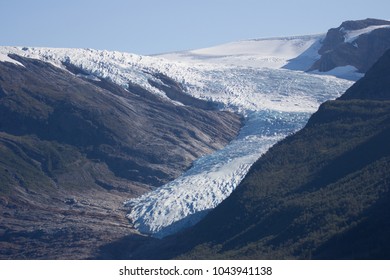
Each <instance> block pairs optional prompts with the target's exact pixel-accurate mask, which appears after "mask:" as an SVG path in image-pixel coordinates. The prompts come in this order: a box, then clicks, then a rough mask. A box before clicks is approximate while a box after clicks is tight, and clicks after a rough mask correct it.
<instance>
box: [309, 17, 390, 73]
mask: <svg viewBox="0 0 390 280" xmlns="http://www.w3.org/2000/svg"><path fill="white" fill-rule="evenodd" d="M381 25H390V22H389V21H385V20H378V19H365V20H357V21H346V22H343V23H342V24H341V25H340V26H339V27H337V28H332V29H330V30H329V31H328V33H327V34H326V37H325V39H324V40H323V42H322V47H321V48H320V50H319V52H318V53H319V54H320V55H321V58H320V59H319V60H318V61H316V62H315V63H314V65H313V66H312V67H311V68H310V69H309V71H312V70H319V71H320V72H327V71H330V70H332V69H334V68H335V67H339V66H346V65H351V66H354V67H355V68H356V69H358V71H359V72H360V73H365V72H366V71H367V70H368V69H369V68H370V67H371V66H372V65H373V64H374V63H375V62H376V61H377V60H378V59H379V58H380V57H381V56H382V55H383V53H384V52H385V51H386V50H388V49H389V48H390V28H379V29H376V30H373V31H371V32H369V33H366V34H363V35H361V36H359V37H357V38H356V40H354V41H352V42H348V41H346V40H345V34H346V32H347V31H353V30H360V29H364V28H367V27H369V26H381Z"/></svg>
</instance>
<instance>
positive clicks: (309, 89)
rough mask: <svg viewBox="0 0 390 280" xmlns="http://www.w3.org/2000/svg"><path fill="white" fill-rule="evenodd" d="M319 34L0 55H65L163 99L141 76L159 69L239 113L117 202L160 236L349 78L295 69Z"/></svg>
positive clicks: (222, 190)
mask: <svg viewBox="0 0 390 280" xmlns="http://www.w3.org/2000/svg"><path fill="white" fill-rule="evenodd" d="M322 38H323V35H316V36H301V37H290V38H274V39H264V40H250V41H242V42H236V43H231V44H225V45H221V46H217V47H213V48H208V49H203V50H197V51H187V52H178V53H173V54H163V55H160V56H139V55H134V54H128V53H120V52H110V51H96V50H91V49H50V48H26V47H24V48H22V47H0V60H1V61H8V62H10V63H19V62H17V61H16V60H14V59H12V58H10V57H8V56H7V55H8V54H17V55H21V56H25V57H30V58H36V59H40V60H42V61H46V62H49V63H51V64H53V65H55V66H56V67H61V68H63V69H66V68H65V66H64V64H65V63H71V64H72V65H74V66H76V67H79V68H80V69H82V70H83V71H84V72H85V73H87V74H85V73H84V74H79V75H84V76H86V77H88V78H89V79H99V78H106V79H110V80H111V81H113V82H115V83H117V84H119V85H121V86H123V87H125V88H127V87H128V85H129V83H132V84H137V85H139V86H141V87H143V88H145V89H147V90H149V91H151V92H153V93H155V94H157V95H160V96H162V97H163V98H166V99H167V100H170V99H169V98H168V97H167V96H166V95H165V93H164V92H162V91H161V90H159V89H158V88H156V87H154V86H153V85H152V84H151V83H150V82H149V81H150V80H153V81H155V82H157V83H163V81H161V80H159V79H158V78H157V75H155V74H164V75H166V76H168V77H170V78H172V79H174V80H175V81H176V82H178V83H180V84H181V85H182V86H183V88H184V89H185V91H186V92H187V93H188V94H190V95H192V96H194V97H196V98H199V99H203V100H208V101H214V102H216V103H217V104H219V108H220V109H221V110H230V111H233V112H236V113H239V114H241V115H243V116H244V117H245V122H244V126H243V127H242V129H241V131H240V133H239V135H238V136H237V138H236V139H235V140H233V141H232V142H231V143H230V144H228V145H227V146H226V147H224V148H223V149H221V150H219V151H216V152H214V153H212V154H210V155H206V156H203V157H202V158H199V159H198V160H196V161H195V162H194V163H193V166H192V167H191V168H190V169H189V170H188V171H186V172H185V173H183V174H182V175H181V176H180V177H179V178H177V179H176V180H174V181H172V182H170V183H168V184H166V185H164V186H161V187H159V188H157V189H156V190H155V191H152V192H150V193H147V194H145V195H143V196H141V197H138V198H135V199H131V200H128V201H126V202H125V205H127V206H128V207H129V213H128V218H129V219H130V220H131V222H132V223H133V224H134V226H135V227H136V228H137V229H138V230H139V231H140V232H141V233H145V234H151V235H153V236H155V237H158V238H162V237H164V236H167V235H169V234H172V233H175V232H178V231H180V230H182V229H184V228H186V227H188V226H191V225H193V224H195V223H197V222H198V221H199V220H200V219H202V217H204V215H205V214H207V212H208V211H210V210H211V209H213V208H214V207H216V206H217V205H218V204H219V203H220V202H221V201H223V200H224V199H225V198H226V197H228V196H229V195H230V194H231V192H232V191H233V190H234V189H235V187H236V186H237V185H238V184H239V183H240V181H241V180H242V179H243V177H244V176H245V174H246V173H247V171H248V169H249V168H250V166H251V165H252V164H253V163H254V162H255V161H256V160H257V159H258V158H259V157H260V156H261V155H262V154H263V153H264V152H266V151H267V150H268V148H269V147H271V146H272V145H274V144H275V143H276V142H277V141H279V140H280V139H282V138H284V137H286V136H287V135H289V134H291V133H294V132H295V131H297V130H299V129H300V128H302V127H303V126H304V125H305V123H306V122H307V120H308V118H309V117H310V115H311V114H312V113H313V112H314V111H315V110H316V109H317V108H318V106H319V105H320V104H321V103H322V102H324V101H326V100H329V99H334V98H336V97H338V96H340V95H341V94H342V93H343V92H344V91H345V90H346V89H347V88H348V87H349V86H351V84H352V83H353V82H352V81H350V80H346V79H340V78H336V77H334V76H331V75H316V74H314V73H305V72H303V71H302V70H305V69H307V68H308V67H307V66H310V65H311V63H313V62H314V61H315V60H316V59H318V54H317V51H318V49H319V48H320V46H321V40H322ZM19 64H20V63H19ZM19 64H18V65H19ZM19 66H22V65H19ZM341 70H342V69H341ZM347 70H348V71H351V69H347ZM175 102H176V104H177V101H175ZM178 106H183V105H182V104H178ZM125 199H126V198H124V200H125Z"/></svg>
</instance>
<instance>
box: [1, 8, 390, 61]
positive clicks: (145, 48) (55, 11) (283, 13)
mask: <svg viewBox="0 0 390 280" xmlns="http://www.w3.org/2000/svg"><path fill="white" fill-rule="evenodd" d="M389 11H390V1H388V0H370V1H367V0H364V1H361V0H346V1H342V0H320V1H317V0H311V1H307V0H306V1H304V0H294V1H292V0H127V1H126V0H108V1H107V0H93V1H92V0H66V1H60V0H58V1H56V0H34V1H33V0H0V45H2V46H29V47H64V48H92V49H99V50H116V51H123V52H131V53H136V54H144V55H147V54H158V53H166V52H174V51H180V50H190V49H199V48H204V47H210V46H214V45H219V44H222V43H227V42H232V41H238V40H245V39H256V38H269V37H279V36H294V35H309V34H319V33H325V32H326V31H327V30H328V29H329V28H332V27H338V26H339V25H340V24H341V22H343V21H345V20H356V19H364V18H369V17H370V18H380V19H388V20H390V13H389Z"/></svg>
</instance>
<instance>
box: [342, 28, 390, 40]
mask: <svg viewBox="0 0 390 280" xmlns="http://www.w3.org/2000/svg"><path fill="white" fill-rule="evenodd" d="M380 28H390V25H373V26H369V27H366V28H363V29H358V30H345V29H344V30H342V31H343V32H344V33H345V34H344V42H346V43H352V42H353V41H355V40H356V39H357V38H358V37H359V36H361V35H363V34H368V33H370V32H372V31H374V30H376V29H380Z"/></svg>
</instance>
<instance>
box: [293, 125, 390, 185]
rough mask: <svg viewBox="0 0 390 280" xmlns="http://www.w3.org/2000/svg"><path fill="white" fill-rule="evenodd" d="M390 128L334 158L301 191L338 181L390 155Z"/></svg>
mask: <svg viewBox="0 0 390 280" xmlns="http://www.w3.org/2000/svg"><path fill="white" fill-rule="evenodd" d="M388 143H390V130H389V129H387V130H385V131H383V132H381V133H379V134H378V135H376V136H374V137H372V138H371V139H370V140H368V141H367V142H364V143H363V144H361V145H359V146H357V147H356V148H354V149H352V150H351V151H348V152H346V153H344V154H342V155H341V156H339V157H337V158H335V159H334V160H332V161H331V162H330V163H329V164H328V165H327V166H325V167H324V168H323V169H322V170H321V172H320V173H319V174H318V175H317V176H316V178H315V179H314V180H313V181H311V182H309V183H307V184H306V185H304V186H302V187H301V188H300V189H299V190H300V191H301V192H306V191H313V190H314V189H320V188H322V187H324V186H326V185H329V184H331V183H333V182H336V181H337V180H339V179H340V178H343V177H345V176H347V175H348V174H351V173H353V172H356V171H359V170H361V169H363V168H364V167H365V166H367V165H369V164H370V163H372V162H375V161H377V160H379V159H381V158H383V157H386V156H389V155H390V146H389V144H388Z"/></svg>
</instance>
